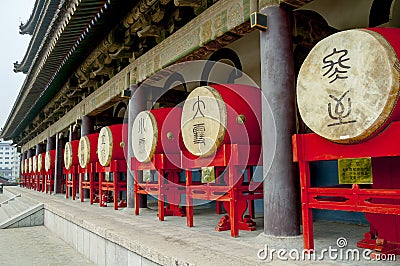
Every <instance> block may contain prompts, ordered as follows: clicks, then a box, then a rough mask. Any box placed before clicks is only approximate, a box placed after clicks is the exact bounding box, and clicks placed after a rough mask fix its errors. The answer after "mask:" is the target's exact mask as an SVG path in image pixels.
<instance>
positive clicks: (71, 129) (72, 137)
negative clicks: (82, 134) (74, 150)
mask: <svg viewBox="0 0 400 266" xmlns="http://www.w3.org/2000/svg"><path fill="white" fill-rule="evenodd" d="M77 139H79V136H78V133H77V132H76V130H75V128H74V125H69V133H68V141H69V142H71V141H73V140H77Z"/></svg>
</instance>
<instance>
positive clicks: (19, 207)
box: [8, 198, 30, 213]
mask: <svg viewBox="0 0 400 266" xmlns="http://www.w3.org/2000/svg"><path fill="white" fill-rule="evenodd" d="M8 204H9V205H10V206H12V207H13V208H14V209H15V210H16V211H17V212H18V213H20V212H22V211H24V210H26V209H29V207H30V205H28V204H27V203H25V202H23V201H22V200H20V199H19V198H15V199H14V200H11V201H9V203H8Z"/></svg>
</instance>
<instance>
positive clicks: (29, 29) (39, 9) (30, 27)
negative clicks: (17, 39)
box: [19, 0, 59, 35]
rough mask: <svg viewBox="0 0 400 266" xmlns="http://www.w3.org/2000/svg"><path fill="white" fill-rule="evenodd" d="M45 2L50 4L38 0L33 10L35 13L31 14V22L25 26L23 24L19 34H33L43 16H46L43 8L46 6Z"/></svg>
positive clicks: (44, 0)
mask: <svg viewBox="0 0 400 266" xmlns="http://www.w3.org/2000/svg"><path fill="white" fill-rule="evenodd" d="M45 2H49V1H46V0H36V2H35V6H34V8H33V11H32V14H31V16H30V18H29V20H28V21H27V22H26V23H25V24H21V26H19V29H20V31H19V33H21V34H29V35H32V34H33V32H34V31H35V28H36V25H37V24H38V21H39V19H40V17H41V15H42V14H44V13H43V8H44V6H45ZM55 2H59V1H55Z"/></svg>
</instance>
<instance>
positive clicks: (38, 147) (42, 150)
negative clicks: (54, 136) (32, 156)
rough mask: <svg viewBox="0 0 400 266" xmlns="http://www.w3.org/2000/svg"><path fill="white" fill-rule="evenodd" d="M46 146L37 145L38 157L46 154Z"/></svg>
mask: <svg viewBox="0 0 400 266" xmlns="http://www.w3.org/2000/svg"><path fill="white" fill-rule="evenodd" d="M45 148H46V146H45V144H36V155H39V154H41V153H43V152H45Z"/></svg>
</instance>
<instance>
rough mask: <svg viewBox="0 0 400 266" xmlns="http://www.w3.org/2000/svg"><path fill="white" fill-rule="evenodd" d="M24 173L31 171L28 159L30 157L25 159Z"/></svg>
mask: <svg viewBox="0 0 400 266" xmlns="http://www.w3.org/2000/svg"><path fill="white" fill-rule="evenodd" d="M24 162H25V163H24V173H25V174H28V173H29V160H28V158H27V159H24Z"/></svg>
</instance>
